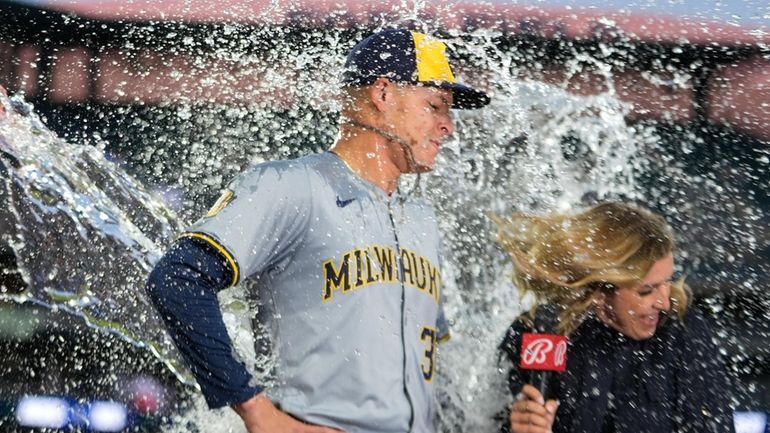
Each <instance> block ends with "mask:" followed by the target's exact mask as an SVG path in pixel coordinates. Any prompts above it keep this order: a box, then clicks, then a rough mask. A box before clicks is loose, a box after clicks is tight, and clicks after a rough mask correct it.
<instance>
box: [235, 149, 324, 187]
mask: <svg viewBox="0 0 770 433" xmlns="http://www.w3.org/2000/svg"><path fill="white" fill-rule="evenodd" d="M317 159H318V158H317V155H308V156H303V157H299V158H296V159H278V160H270V161H263V162H258V163H255V164H253V165H251V166H249V167H247V168H246V169H244V170H243V171H242V172H241V173H240V174H239V175H238V177H237V178H236V179H235V181H234V182H233V183H234V186H237V187H240V188H244V187H245V188H254V187H256V186H257V185H258V184H259V185H265V183H266V182H272V183H276V184H286V185H293V186H295V187H297V186H299V185H302V184H303V183H305V182H307V181H308V178H309V176H312V174H313V173H314V172H315V170H313V166H314V165H316V164H317V162H316V160H317Z"/></svg>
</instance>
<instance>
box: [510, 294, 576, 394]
mask: <svg viewBox="0 0 770 433" xmlns="http://www.w3.org/2000/svg"><path fill="white" fill-rule="evenodd" d="M549 307H550V306H541V307H539V308H538V309H537V312H536V313H535V324H534V325H535V326H534V331H535V332H525V333H524V334H522V337H521V361H520V363H519V366H520V367H521V368H523V369H525V370H530V380H531V384H532V385H533V386H535V387H537V388H538V389H539V390H540V394H542V395H543V398H544V399H545V400H548V395H547V394H548V380H549V378H550V375H551V372H554V371H555V372H559V373H563V372H564V371H566V370H567V337H565V336H563V335H558V334H557V333H556V323H557V314H556V311H555V309H553V308H549Z"/></svg>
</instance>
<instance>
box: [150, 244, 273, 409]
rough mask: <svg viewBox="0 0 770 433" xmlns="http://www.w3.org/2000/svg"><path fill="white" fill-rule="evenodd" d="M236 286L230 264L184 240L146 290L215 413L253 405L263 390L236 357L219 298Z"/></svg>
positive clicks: (205, 247) (205, 246)
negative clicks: (243, 404) (229, 407)
mask: <svg viewBox="0 0 770 433" xmlns="http://www.w3.org/2000/svg"><path fill="white" fill-rule="evenodd" d="M231 281H232V269H231V268H230V267H229V265H228V263H227V261H226V259H225V258H224V257H223V256H222V255H221V253H219V252H218V251H217V250H216V249H214V248H213V247H212V246H211V245H209V244H207V243H206V242H205V241H201V240H199V239H195V238H181V239H179V240H177V241H176V243H174V245H173V246H172V247H171V248H170V249H169V250H168V251H167V252H166V254H165V255H164V256H163V257H162V258H161V260H160V261H159V262H158V264H157V265H156V266H155V269H153V271H152V272H151V273H150V276H149V279H148V281H147V286H146V290H147V293H148V294H149V297H150V299H151V301H152V303H153V304H154V305H155V307H156V308H157V309H158V312H159V313H160V315H161V317H162V318H163V321H164V322H165V324H166V328H167V329H168V332H169V334H170V335H171V338H172V339H173V340H174V343H175V344H176V347H177V348H178V349H179V351H180V352H181V353H182V356H184V358H185V360H186V361H187V363H188V365H189V366H190V369H191V370H192V373H193V375H194V376H195V378H196V380H197V381H198V384H199V385H200V387H201V391H202V392H203V396H204V397H205V398H206V402H207V403H208V405H209V407H210V408H212V409H213V408H218V407H223V406H227V405H232V404H236V403H240V402H243V401H246V400H248V399H249V398H251V397H252V396H254V395H256V394H258V393H260V392H261V391H262V388H260V387H259V386H255V385H252V384H250V383H249V382H250V380H251V379H252V376H251V374H250V373H249V371H248V370H247V369H246V367H245V365H244V364H243V362H242V361H241V360H240V359H238V358H237V356H236V355H235V350H234V348H233V345H232V341H231V340H230V336H229V335H228V333H227V328H226V327H225V324H224V321H223V320H222V312H221V311H220V309H219V301H218V300H217V292H218V291H220V290H222V289H224V288H226V287H228V286H229V284H230V282H231Z"/></svg>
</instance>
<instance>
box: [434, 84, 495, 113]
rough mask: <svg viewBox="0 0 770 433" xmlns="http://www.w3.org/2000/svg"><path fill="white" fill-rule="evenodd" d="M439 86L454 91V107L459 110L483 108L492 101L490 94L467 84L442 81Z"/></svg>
mask: <svg viewBox="0 0 770 433" xmlns="http://www.w3.org/2000/svg"><path fill="white" fill-rule="evenodd" d="M437 87H440V88H442V89H447V90H451V91H452V99H453V102H452V108H456V109H459V110H468V109H474V108H481V107H483V106H485V105H487V104H489V102H490V101H491V99H490V98H489V95H487V94H486V93H485V92H482V91H481V90H476V89H473V88H471V87H468V86H466V85H465V84H460V83H440V84H438V85H437Z"/></svg>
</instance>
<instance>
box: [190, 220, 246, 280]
mask: <svg viewBox="0 0 770 433" xmlns="http://www.w3.org/2000/svg"><path fill="white" fill-rule="evenodd" d="M180 238H198V239H203V240H204V241H206V242H208V243H210V244H211V245H213V246H214V248H216V249H217V251H219V252H220V253H222V255H223V256H225V259H227V263H229V264H230V267H231V268H233V282H232V283H230V287H232V286H234V285H236V284H237V283H238V276H239V275H238V264H237V263H235V259H233V256H232V255H231V254H230V253H229V252H228V251H227V249H226V248H225V247H223V246H222V245H220V244H219V242H217V241H216V240H215V239H214V238H212V237H211V236H208V235H205V234H203V233H197V232H186V233H182V235H181V236H180Z"/></svg>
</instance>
